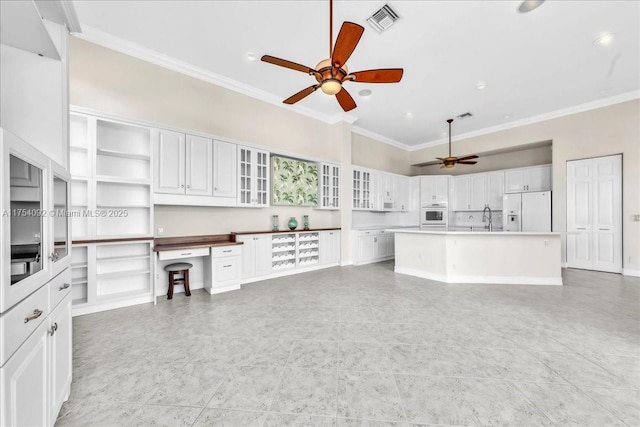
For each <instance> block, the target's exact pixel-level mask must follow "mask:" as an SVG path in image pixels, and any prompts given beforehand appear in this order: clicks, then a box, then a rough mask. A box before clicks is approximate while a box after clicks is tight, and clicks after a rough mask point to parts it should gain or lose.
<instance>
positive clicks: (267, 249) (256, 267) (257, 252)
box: [238, 234, 271, 281]
mask: <svg viewBox="0 0 640 427" xmlns="http://www.w3.org/2000/svg"><path fill="white" fill-rule="evenodd" d="M238 241H239V242H242V243H243V245H242V257H241V258H242V280H243V281H244V280H245V279H252V278H254V277H260V276H266V275H268V274H270V273H271V234H246V235H242V236H238Z"/></svg>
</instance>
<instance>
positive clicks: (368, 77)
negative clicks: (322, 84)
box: [347, 68, 404, 83]
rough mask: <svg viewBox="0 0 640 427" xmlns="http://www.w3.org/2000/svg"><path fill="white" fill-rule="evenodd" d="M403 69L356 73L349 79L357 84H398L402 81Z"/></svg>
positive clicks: (382, 69) (381, 69) (350, 75)
mask: <svg viewBox="0 0 640 427" xmlns="http://www.w3.org/2000/svg"><path fill="white" fill-rule="evenodd" d="M403 72H404V70H403V69H402V68H380V69H378V70H366V71H356V72H355V73H350V74H349V76H347V78H351V80H352V81H354V82H357V83H398V82H399V81H400V80H401V79H402V73H403Z"/></svg>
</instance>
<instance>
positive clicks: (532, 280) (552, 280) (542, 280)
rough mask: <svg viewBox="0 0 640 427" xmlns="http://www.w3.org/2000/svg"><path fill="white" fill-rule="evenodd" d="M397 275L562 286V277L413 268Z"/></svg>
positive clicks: (447, 280) (442, 279)
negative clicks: (466, 273)
mask: <svg viewBox="0 0 640 427" xmlns="http://www.w3.org/2000/svg"><path fill="white" fill-rule="evenodd" d="M394 271H395V272H396V273H400V274H407V275H410V276H416V277H422V278H423V279H429V280H436V281H438V282H444V283H482V284H498V285H552V286H561V285H562V278H561V277H530V276H447V275H444V274H433V273H428V272H426V271H422V270H416V269H412V268H403V267H396V268H395V269H394Z"/></svg>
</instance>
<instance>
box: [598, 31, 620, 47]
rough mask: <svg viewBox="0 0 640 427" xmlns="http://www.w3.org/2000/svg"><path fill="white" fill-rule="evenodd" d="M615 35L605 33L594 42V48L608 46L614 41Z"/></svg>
mask: <svg viewBox="0 0 640 427" xmlns="http://www.w3.org/2000/svg"><path fill="white" fill-rule="evenodd" d="M615 36H616V34H615V33H605V34H602V35H601V36H600V37H598V38H597V39H595V40H594V41H593V45H594V46H608V45H610V44H611V42H612V41H613V39H614V37H615Z"/></svg>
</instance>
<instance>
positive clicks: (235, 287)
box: [204, 281, 240, 295]
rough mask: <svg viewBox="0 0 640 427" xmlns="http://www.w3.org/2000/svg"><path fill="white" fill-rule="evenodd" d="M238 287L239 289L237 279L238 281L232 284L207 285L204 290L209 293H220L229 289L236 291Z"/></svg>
mask: <svg viewBox="0 0 640 427" xmlns="http://www.w3.org/2000/svg"><path fill="white" fill-rule="evenodd" d="M239 289H240V281H238V283H234V284H233V285H229V286H222V287H217V288H208V287H205V288H204V290H205V291H207V292H209V293H210V294H211V295H215V294H221V293H223V292H229V291H237V290H239Z"/></svg>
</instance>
